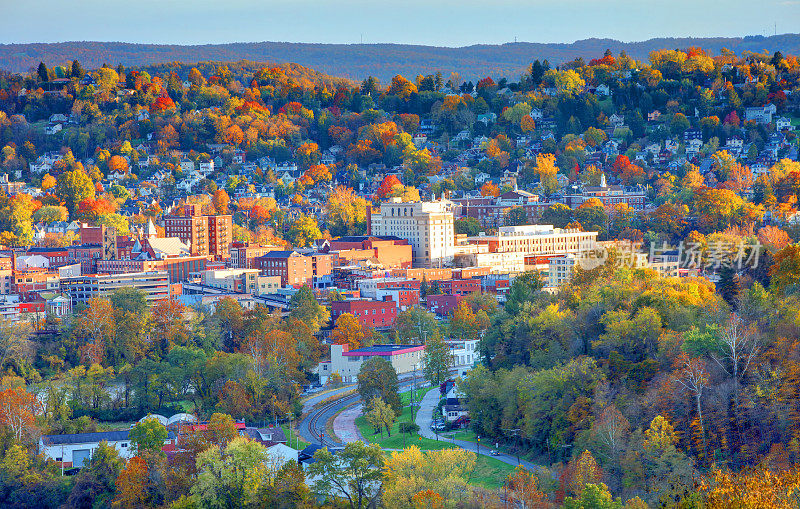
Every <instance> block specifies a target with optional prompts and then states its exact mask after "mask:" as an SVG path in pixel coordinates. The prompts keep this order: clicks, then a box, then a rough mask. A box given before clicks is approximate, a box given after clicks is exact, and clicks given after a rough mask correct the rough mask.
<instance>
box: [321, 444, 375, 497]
mask: <svg viewBox="0 0 800 509" xmlns="http://www.w3.org/2000/svg"><path fill="white" fill-rule="evenodd" d="M314 460H315V461H314V463H313V464H311V466H309V468H308V470H307V472H308V475H309V477H310V478H312V479H315V482H314V485H313V490H314V492H316V493H317V494H319V495H322V496H328V497H331V498H332V499H333V500H335V501H341V502H344V504H346V506H348V507H350V509H366V508H368V507H373V506H374V505H375V504H376V501H377V499H378V497H379V496H380V494H381V489H380V487H381V483H380V480H381V478H382V476H383V472H382V468H383V463H384V456H383V451H382V450H381V448H380V446H378V445H377V444H369V445H366V444H364V442H361V441H358V440H357V441H355V442H350V443H349V444H347V445H345V446H344V450H342V451H340V452H338V453H337V454H333V453H331V452H330V451H328V449H327V448H323V449H320V450H318V451H317V452H316V453H315V454H314Z"/></svg>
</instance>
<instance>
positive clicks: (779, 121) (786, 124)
mask: <svg viewBox="0 0 800 509" xmlns="http://www.w3.org/2000/svg"><path fill="white" fill-rule="evenodd" d="M775 129H776V130H778V131H783V130H784V129H788V130H789V131H794V126H793V125H792V121H791V120H789V119H788V118H786V117H778V118H776V119H775Z"/></svg>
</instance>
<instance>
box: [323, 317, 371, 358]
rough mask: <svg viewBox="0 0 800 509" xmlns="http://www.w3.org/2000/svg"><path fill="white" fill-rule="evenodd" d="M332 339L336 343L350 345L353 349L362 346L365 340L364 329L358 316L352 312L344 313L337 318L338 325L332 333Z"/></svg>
mask: <svg viewBox="0 0 800 509" xmlns="http://www.w3.org/2000/svg"><path fill="white" fill-rule="evenodd" d="M331 340H332V341H333V343H334V344H336V345H348V346H349V347H350V349H351V350H355V349H356V348H361V345H362V344H363V342H364V330H363V329H362V327H361V322H359V321H358V318H356V317H355V316H353V315H351V314H350V313H342V314H341V315H339V317H338V318H337V319H336V326H335V327H334V329H333V332H332V333H331Z"/></svg>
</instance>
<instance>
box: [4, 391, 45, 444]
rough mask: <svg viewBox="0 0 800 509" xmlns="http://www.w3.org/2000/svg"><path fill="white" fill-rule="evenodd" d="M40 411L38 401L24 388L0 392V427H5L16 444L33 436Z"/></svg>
mask: <svg viewBox="0 0 800 509" xmlns="http://www.w3.org/2000/svg"><path fill="white" fill-rule="evenodd" d="M40 411H41V406H40V404H39V400H38V399H36V396H34V395H33V394H31V393H30V392H28V391H26V390H25V388H24V387H17V388H16V389H6V390H4V391H3V392H0V425H2V426H5V427H6V428H7V429H8V430H9V431H10V432H11V434H12V435H13V436H14V439H15V440H17V441H18V442H20V441H22V439H23V438H26V437H31V436H33V434H34V431H35V429H36V416H37V415H38V414H39V413H40Z"/></svg>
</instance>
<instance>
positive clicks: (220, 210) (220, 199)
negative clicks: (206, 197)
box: [212, 189, 230, 214]
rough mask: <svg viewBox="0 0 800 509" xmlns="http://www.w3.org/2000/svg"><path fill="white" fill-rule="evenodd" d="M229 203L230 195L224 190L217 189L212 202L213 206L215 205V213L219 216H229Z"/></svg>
mask: <svg viewBox="0 0 800 509" xmlns="http://www.w3.org/2000/svg"><path fill="white" fill-rule="evenodd" d="M229 202H230V198H229V197H228V193H227V192H225V190H224V189H217V190H216V191H214V198H213V200H212V204H213V205H214V211H215V212H216V213H217V214H227V213H228V203H229Z"/></svg>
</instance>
